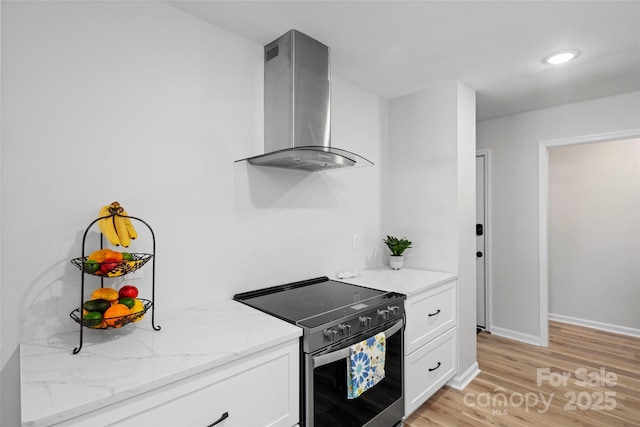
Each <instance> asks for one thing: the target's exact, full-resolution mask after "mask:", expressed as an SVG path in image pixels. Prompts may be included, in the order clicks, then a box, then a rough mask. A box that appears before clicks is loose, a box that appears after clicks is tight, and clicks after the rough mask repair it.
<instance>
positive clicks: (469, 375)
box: [447, 361, 480, 390]
mask: <svg viewBox="0 0 640 427" xmlns="http://www.w3.org/2000/svg"><path fill="white" fill-rule="evenodd" d="M479 373H480V366H479V365H478V362H477V361H476V362H473V364H472V365H471V366H469V368H468V369H467V370H466V371H464V373H463V374H462V375H457V376H455V377H453V378H451V379H450V380H449V382H448V383H447V385H448V386H449V387H451V388H455V389H456V390H464V389H465V387H467V386H468V385H469V383H471V381H473V379H474V378H475V377H477V376H478V374H479Z"/></svg>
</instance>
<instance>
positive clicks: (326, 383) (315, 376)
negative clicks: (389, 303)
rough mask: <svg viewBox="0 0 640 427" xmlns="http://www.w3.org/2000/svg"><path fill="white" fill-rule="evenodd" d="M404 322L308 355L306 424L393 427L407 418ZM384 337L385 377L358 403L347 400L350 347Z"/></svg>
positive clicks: (385, 325)
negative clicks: (405, 410)
mask: <svg viewBox="0 0 640 427" xmlns="http://www.w3.org/2000/svg"><path fill="white" fill-rule="evenodd" d="M403 326H404V320H403V319H400V320H399V321H396V322H395V323H394V322H391V323H387V324H384V325H380V326H378V327H377V328H375V329H372V330H369V331H366V332H363V333H361V334H359V335H357V336H354V337H353V338H352V339H349V340H348V341H345V342H341V343H337V344H335V345H333V346H332V347H331V348H330V349H328V350H327V349H324V350H322V351H321V352H318V353H314V354H305V364H304V369H305V383H306V384H305V390H304V391H305V393H304V395H305V422H306V424H305V425H306V426H307V427H336V426H340V427H362V426H367V427H378V426H379V427H390V426H395V425H397V424H400V423H401V421H402V417H403V416H404V395H403V382H404V367H403V361H404V356H403V355H404V339H403V335H404V333H403ZM380 332H384V333H385V338H386V356H385V377H384V379H382V380H381V381H380V382H379V383H378V384H376V385H375V386H373V387H372V388H370V389H368V390H367V391H365V392H364V393H362V394H361V395H360V396H359V397H357V398H355V399H347V358H348V357H349V347H350V346H351V345H353V344H355V343H357V342H360V341H363V340H365V339H367V338H370V337H372V336H374V335H376V334H378V333H380Z"/></svg>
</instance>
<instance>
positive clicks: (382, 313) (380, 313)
mask: <svg viewBox="0 0 640 427" xmlns="http://www.w3.org/2000/svg"><path fill="white" fill-rule="evenodd" d="M378 316H380V318H381V319H382V320H389V310H387V309H384V308H383V309H380V310H378Z"/></svg>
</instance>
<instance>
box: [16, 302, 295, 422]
mask: <svg viewBox="0 0 640 427" xmlns="http://www.w3.org/2000/svg"><path fill="white" fill-rule="evenodd" d="M155 323H156V325H157V326H160V327H161V328H162V329H161V330H160V331H154V330H153V329H152V327H151V314H150V313H147V316H145V318H144V319H142V320H141V321H140V322H137V323H135V324H129V325H126V326H124V327H123V328H121V329H109V330H91V329H86V328H85V329H84V344H83V347H82V350H81V351H80V353H78V354H76V355H74V354H72V351H73V349H74V348H75V347H76V346H77V345H78V340H79V332H78V331H75V332H70V333H65V334H60V335H56V336H53V337H51V338H48V339H43V340H36V341H30V342H25V343H22V344H21V345H20V376H21V399H22V422H23V425H24V426H43V425H50V424H55V423H57V422H61V421H63V420H66V419H70V418H73V417H76V416H78V415H82V414H85V413H88V412H90V411H93V410H95V409H98V408H101V407H104V406H106V405H109V404H112V403H115V402H118V401H121V400H124V399H126V398H128V397H131V396H135V395H137V394H140V393H143V392H146V391H149V390H153V389H155V388H158V387H161V386H163V385H166V384H168V383H171V382H173V381H176V380H179V379H182V378H186V377H188V376H191V375H194V374H197V373H200V372H203V371H205V370H208V369H211V368H215V367H218V366H221V365H224V364H225V363H228V362H231V361H233V360H236V359H239V358H242V357H245V356H248V355H250V354H253V353H256V352H259V351H261V350H264V349H267V348H270V347H273V346H275V345H278V344H281V343H284V342H286V341H290V340H293V339H296V338H297V337H299V336H301V335H302V330H301V329H300V328H298V327H297V326H294V325H291V324H289V323H286V322H284V321H282V320H279V319H277V318H275V317H272V316H269V315H266V314H264V313H262V312H260V311H257V310H255V309H253V308H250V307H247V306H245V305H243V304H241V303H238V302H236V301H233V300H222V301H215V302H213V303H208V304H203V305H199V306H196V307H193V308H190V309H188V310H181V311H178V312H174V313H166V314H165V315H163V316H158V315H156V321H155Z"/></svg>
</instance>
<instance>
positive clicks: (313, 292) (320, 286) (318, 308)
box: [233, 277, 389, 327]
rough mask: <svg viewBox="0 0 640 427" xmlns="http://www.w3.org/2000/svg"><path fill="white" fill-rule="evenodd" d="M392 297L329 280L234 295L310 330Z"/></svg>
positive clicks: (239, 299)
mask: <svg viewBox="0 0 640 427" xmlns="http://www.w3.org/2000/svg"><path fill="white" fill-rule="evenodd" d="M387 294H389V292H387V291H380V290H377V289H371V288H366V287H363V286H358V285H352V284H349V283H344V282H338V281H334V280H329V279H328V278H326V277H320V278H317V279H311V280H306V281H304V282H296V283H291V284H288V285H282V286H275V287H272V288H266V289H262V290H258V291H252V292H245V293H242V294H238V295H235V296H234V297H233V298H234V299H235V300H238V301H241V302H243V303H245V304H247V305H249V306H251V307H254V308H257V309H258V310H261V311H264V312H266V313H269V314H272V315H274V316H276V317H279V318H281V319H283V320H286V321H288V322H291V323H295V324H299V325H302V326H307V327H315V326H318V325H322V324H324V323H327V322H329V321H331V320H334V319H339V318H343V317H345V316H348V315H350V314H355V313H357V312H358V311H362V310H364V309H367V308H370V307H371V306H372V305H375V304H377V303H379V302H380V301H381V300H383V299H384V298H385V296H386V295H387Z"/></svg>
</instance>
